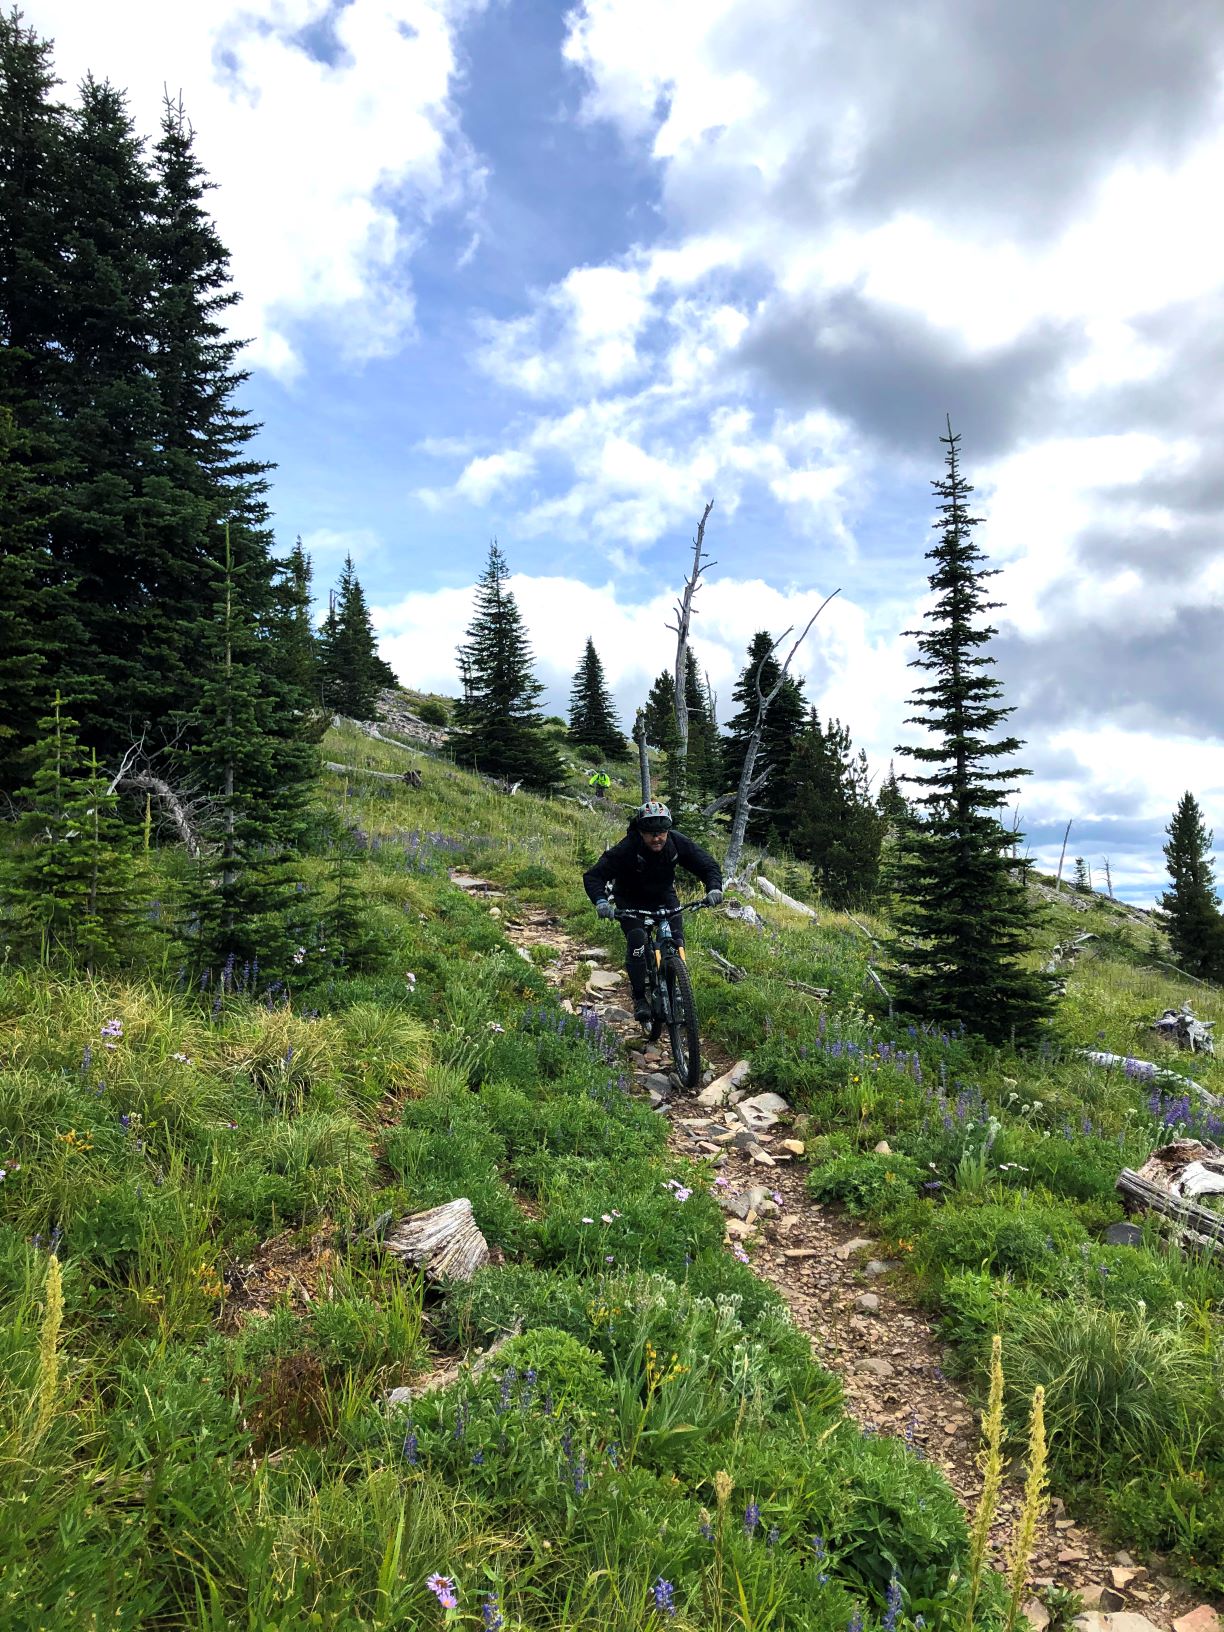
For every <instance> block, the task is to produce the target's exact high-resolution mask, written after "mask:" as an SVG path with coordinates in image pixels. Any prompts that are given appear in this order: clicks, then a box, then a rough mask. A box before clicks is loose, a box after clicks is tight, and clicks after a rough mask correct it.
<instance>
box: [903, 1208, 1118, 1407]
mask: <svg viewBox="0 0 1224 1632" xmlns="http://www.w3.org/2000/svg"><path fill="white" fill-rule="evenodd" d="M1086 1239H1087V1233H1086V1231H1085V1230H1084V1227H1083V1225H1082V1224H1080V1222H1079V1221H1078V1219H1077V1218H1075V1216H1074V1215H1073V1214H1071V1213H1069V1212H1068V1211H1067V1210H1066V1209H1065V1208H1062V1207H1059V1206H1057V1205H1042V1204H1041V1203H1038V1202H1029V1201H1028V1200H1027V1199H1026V1198H1025V1197H1023V1196H1021V1197H1017V1198H1016V1199H1015V1200H1014V1201H1011V1202H985V1203H982V1204H980V1205H967V1204H962V1205H957V1204H949V1205H947V1206H945V1207H942V1208H940V1209H939V1210H938V1211H936V1212H935V1213H933V1214H932V1216H931V1220H930V1223H929V1224H928V1226H927V1228H926V1230H925V1232H924V1233H923V1235H922V1236H921V1237H920V1238H919V1240H918V1242H917V1244H916V1247H915V1252H914V1263H915V1266H916V1267H917V1268H918V1269H919V1271H920V1272H925V1273H927V1274H934V1275H942V1274H944V1273H946V1272H947V1271H948V1270H953V1269H978V1268H982V1269H989V1270H991V1271H992V1272H993V1273H994V1274H996V1275H1010V1276H1012V1277H1014V1278H1015V1279H1016V1280H1018V1281H1022V1282H1034V1283H1038V1284H1041V1283H1043V1282H1046V1281H1050V1280H1055V1279H1057V1277H1058V1275H1059V1272H1060V1265H1061V1262H1062V1258H1063V1255H1064V1254H1065V1253H1066V1252H1067V1251H1068V1250H1074V1249H1075V1248H1077V1247H1078V1246H1079V1244H1080V1243H1081V1242H1082V1241H1084V1240H1086ZM1031 1392H1032V1391H1031V1390H1030V1395H1031Z"/></svg>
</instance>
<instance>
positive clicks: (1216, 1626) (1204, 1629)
mask: <svg viewBox="0 0 1224 1632" xmlns="http://www.w3.org/2000/svg"><path fill="white" fill-rule="evenodd" d="M1173 1632H1220V1617H1219V1615H1218V1614H1217V1613H1216V1611H1215V1610H1214V1609H1212V1607H1211V1605H1210V1604H1200V1605H1199V1606H1198V1608H1197V1609H1192V1610H1191V1611H1190V1613H1189V1614H1188V1615H1179V1616H1178V1617H1177V1619H1176V1620H1175V1621H1174V1622H1173Z"/></svg>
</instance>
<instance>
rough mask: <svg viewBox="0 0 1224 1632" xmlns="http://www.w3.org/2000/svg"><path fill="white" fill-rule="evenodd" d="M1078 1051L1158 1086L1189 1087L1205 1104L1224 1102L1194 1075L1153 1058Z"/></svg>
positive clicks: (1093, 1049)
mask: <svg viewBox="0 0 1224 1632" xmlns="http://www.w3.org/2000/svg"><path fill="white" fill-rule="evenodd" d="M1076 1053H1077V1054H1080V1055H1082V1057H1083V1058H1084V1059H1086V1060H1089V1061H1091V1063H1092V1064H1093V1065H1103V1066H1105V1067H1106V1069H1108V1068H1109V1067H1110V1066H1114V1065H1120V1066H1121V1067H1122V1069H1123V1070H1124V1071H1125V1072H1126V1074H1127V1076H1130V1077H1136V1078H1138V1080H1139V1081H1141V1082H1151V1083H1154V1084H1155V1085H1156V1086H1157V1087H1160V1086H1162V1085H1164V1084H1167V1083H1176V1084H1177V1086H1178V1087H1179V1088H1189V1090H1190V1092H1191V1093H1192V1094H1195V1095H1196V1096H1197V1097H1198V1099H1200V1100H1201V1101H1202V1103H1203V1104H1204V1105H1209V1106H1211V1107H1212V1109H1215V1108H1216V1107H1218V1106H1219V1105H1221V1104H1224V1101H1222V1100H1221V1099H1220V1097H1219V1095H1218V1094H1213V1093H1210V1092H1209V1091H1208V1090H1207V1089H1206V1088H1204V1087H1203V1085H1202V1083H1200V1082H1195V1080H1194V1078H1193V1077H1180V1076H1178V1074H1177V1072H1176V1071H1166V1070H1165V1068H1164V1066H1162V1065H1155V1064H1153V1062H1152V1061H1151V1060H1136V1059H1134V1058H1133V1057H1132V1056H1131V1055H1129V1054H1106V1053H1105V1052H1104V1051H1103V1050H1102V1049H1099V1048H1079V1049H1076Z"/></svg>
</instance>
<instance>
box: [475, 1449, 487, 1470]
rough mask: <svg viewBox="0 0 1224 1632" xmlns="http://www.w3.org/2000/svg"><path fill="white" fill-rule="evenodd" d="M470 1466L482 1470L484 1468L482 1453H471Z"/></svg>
mask: <svg viewBox="0 0 1224 1632" xmlns="http://www.w3.org/2000/svg"><path fill="white" fill-rule="evenodd" d="M472 1466H473V1467H474V1468H483V1467H484V1452H483V1451H473V1452H472Z"/></svg>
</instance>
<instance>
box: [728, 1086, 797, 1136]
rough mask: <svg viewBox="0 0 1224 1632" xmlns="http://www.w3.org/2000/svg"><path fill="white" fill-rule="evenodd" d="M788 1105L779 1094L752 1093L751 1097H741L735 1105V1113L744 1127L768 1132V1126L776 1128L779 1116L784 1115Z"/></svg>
mask: <svg viewBox="0 0 1224 1632" xmlns="http://www.w3.org/2000/svg"><path fill="white" fill-rule="evenodd" d="M789 1110H790V1106H789V1105H788V1104H787V1103H786V1101H785V1100H784V1099H783V1098H782V1095H781V1094H754V1095H753V1097H752V1098H751V1099H743V1100H741V1101H740V1102H739V1104H738V1105H737V1106H736V1107H735V1114H736V1115H737V1116H738V1117H739V1119H740V1121H741V1122H743V1123H744V1124H745V1126H746V1127H749V1128H754V1129H755V1130H756V1131H757V1132H758V1133H768V1132H769V1130H770V1128H776V1127H777V1125H778V1121H779V1119H780V1118H781V1117H783V1116H785V1115H786V1113H787V1111H789Z"/></svg>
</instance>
